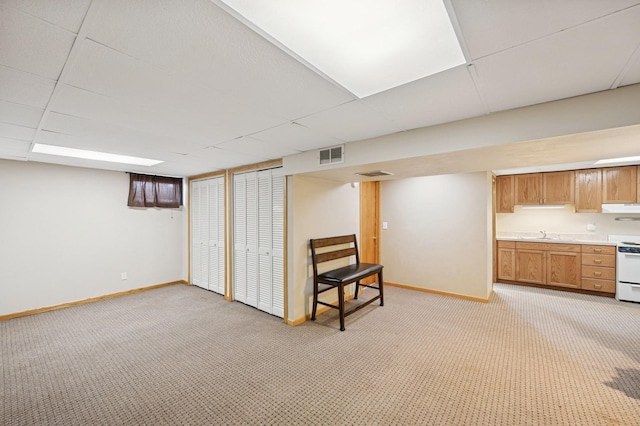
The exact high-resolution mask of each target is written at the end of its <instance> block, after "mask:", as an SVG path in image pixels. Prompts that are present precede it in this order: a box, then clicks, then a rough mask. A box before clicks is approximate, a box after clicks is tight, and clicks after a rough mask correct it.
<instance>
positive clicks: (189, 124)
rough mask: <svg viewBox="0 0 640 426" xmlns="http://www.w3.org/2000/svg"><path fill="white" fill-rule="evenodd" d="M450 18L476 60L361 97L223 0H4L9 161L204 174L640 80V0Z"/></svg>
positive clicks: (0, 48) (1, 23)
mask: <svg viewBox="0 0 640 426" xmlns="http://www.w3.org/2000/svg"><path fill="white" fill-rule="evenodd" d="M449 10H450V11H451V12H452V13H453V14H454V16H453V18H454V19H455V21H456V22H457V28H458V30H457V32H458V37H459V39H460V41H461V43H462V45H463V47H464V49H463V50H464V52H465V56H466V59H467V63H466V64H464V65H461V66H458V67H455V68H453V69H451V70H447V71H443V72H441V73H438V74H436V75H433V76H429V77H426V78H422V79H419V80H416V81H413V82H410V83H407V84H404V85H402V86H399V87H396V88H393V89H390V90H387V91H384V92H381V93H378V94H375V95H372V96H368V97H364V98H362V99H358V98H357V97H356V96H354V95H353V94H351V93H350V92H348V91H347V90H345V89H343V88H341V87H339V86H338V85H336V84H335V83H334V82H332V81H330V80H328V79H325V78H324V77H323V76H321V75H320V74H318V73H317V72H315V71H314V70H312V69H311V68H309V67H307V66H306V65H304V64H303V63H302V62H300V61H298V60H296V59H295V58H294V57H293V56H291V55H289V54H288V53H286V52H285V51H284V50H282V49H280V48H279V47H277V46H276V45H275V44H273V43H271V42H270V41H268V40H267V39H265V38H264V37H262V36H261V35H259V34H258V33H256V32H255V31H253V30H252V29H251V28H249V27H248V26H247V25H245V24H244V23H243V22H242V19H238V18H237V17H235V16H232V15H230V14H229V13H228V12H227V11H225V10H224V9H223V8H221V7H220V6H219V5H218V4H217V3H216V2H214V1H210V0H184V1H175V0H164V1H160V0H128V1H127V0H68V1H64V2H58V1H50V0H3V1H2V2H0V158H4V159H11V160H22V161H27V160H28V161H42V162H51V163H58V164H65V165H72V166H82V167H93V168H106V169H112V170H128V171H138V172H142V173H153V174H166V175H173V176H193V175H198V174H202V173H207V172H212V171H216V170H220V169H227V168H233V167H237V166H242V165H246V164H252V163H257V162H261V161H266V160H272V159H279V158H283V157H286V156H291V155H295V154H299V153H302V152H305V151H310V150H316V149H318V148H323V147H329V146H336V145H340V144H344V143H346V144H349V143H351V142H356V141H362V140H365V139H369V138H375V137H378V136H383V135H388V134H393V133H397V132H404V131H407V130H411V129H417V128H422V127H427V126H433V125H438V124H442V123H447V122H452V121H457V120H462V119H467V118H472V117H479V116H483V115H487V114H492V113H497V112H500V111H505V110H510V109H514V108H519V107H524V106H529V105H535V104H540V103H545V102H550V101H555V100H559V99H564V98H570V97H575V96H579V95H584V94H589V93H594V92H600V91H605V90H609V89H613V88H617V87H622V86H628V85H633V84H637V83H640V25H639V24H638V23H639V22H640V0H608V1H601V0H563V1H557V0H544V1H535V2H534V1H517V2H516V1H513V0H485V1H477V0H451V1H450V7H449ZM372 72H375V70H372ZM639 124H640V123H639ZM35 143H44V144H52V145H61V146H66V147H71V148H80V149H89V150H94V151H103V152H109V153H113V154H120V155H129V156H137V157H145V158H152V159H158V160H163V161H164V162H163V163H161V164H159V165H157V166H153V167H142V166H139V167H137V166H133V167H132V166H125V165H118V164H115V163H100V162H95V161H90V160H80V159H70V158H63V157H55V156H48V155H44V154H38V153H33V152H32V151H31V150H32V148H33V145H34V144H35ZM524 145H525V144H519V146H524ZM510 149H511V150H515V149H517V146H515V145H514V146H513V147H512V148H510ZM554 155H557V153H555V154H554ZM487 158H492V156H487ZM496 158H497V157H496ZM500 158H501V161H500V162H499V167H504V168H508V167H515V166H513V165H510V164H509V163H508V162H505V161H504V158H503V157H500ZM505 158H506V157H505ZM539 161H540V162H543V161H544V158H541V159H540V160H539ZM570 161H571V158H570V156H567V162H570ZM441 164H447V162H446V161H444V160H443V161H441ZM494 166H496V167H498V166H497V165H494V164H492V163H491V162H490V161H487V164H486V167H487V168H488V169H492V168H495V167H494ZM416 167H417V166H416ZM375 168H376V167H372V168H371V170H373V169H375ZM440 168H441V167H440ZM440 168H439V169H438V170H440ZM454 168H455V166H454V165H452V166H451V170H449V169H445V170H444V172H447V171H448V172H451V171H454Z"/></svg>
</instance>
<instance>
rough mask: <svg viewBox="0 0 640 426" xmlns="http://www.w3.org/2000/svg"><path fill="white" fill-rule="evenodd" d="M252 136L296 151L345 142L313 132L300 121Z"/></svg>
mask: <svg viewBox="0 0 640 426" xmlns="http://www.w3.org/2000/svg"><path fill="white" fill-rule="evenodd" d="M251 137H252V138H254V139H258V140H261V141H264V142H268V143H274V144H281V145H284V146H286V147H288V148H290V149H292V150H295V151H309V150H312V149H317V148H324V147H327V146H332V145H339V144H341V143H343V142H342V141H341V140H339V139H336V138H333V137H331V136H328V135H323V134H320V133H318V132H313V131H312V130H311V129H309V128H307V127H305V126H303V125H301V124H298V123H286V124H283V125H281V126H277V127H273V128H271V129H267V130H263V131H262V132H258V133H254V134H253V135H251Z"/></svg>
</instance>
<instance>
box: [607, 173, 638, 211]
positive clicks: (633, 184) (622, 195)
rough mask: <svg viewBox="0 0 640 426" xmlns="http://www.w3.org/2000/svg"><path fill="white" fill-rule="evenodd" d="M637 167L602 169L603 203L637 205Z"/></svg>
mask: <svg viewBox="0 0 640 426" xmlns="http://www.w3.org/2000/svg"><path fill="white" fill-rule="evenodd" d="M637 170H638V167H637V166H625V167H609V168H606V169H602V202H603V203H605V204H607V203H635V202H637V200H638V180H637V179H638V177H637V173H638V172H637Z"/></svg>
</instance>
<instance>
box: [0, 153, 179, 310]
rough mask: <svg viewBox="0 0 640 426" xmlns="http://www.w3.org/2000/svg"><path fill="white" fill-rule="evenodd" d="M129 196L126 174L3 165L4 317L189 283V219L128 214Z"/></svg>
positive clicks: (0, 298) (171, 213)
mask: <svg viewBox="0 0 640 426" xmlns="http://www.w3.org/2000/svg"><path fill="white" fill-rule="evenodd" d="M128 190H129V177H128V175H127V174H126V173H123V172H111V171H104V170H95V169H84V168H77V167H65V166H57V165H51V164H43V163H34V162H17V161H7V160H0V199H2V208H0V315H3V314H10V313H17V312H23V311H27V310H31V309H38V308H42V307H47V306H53V305H58V304H63V303H68V302H73V301H78V300H83V299H87V298H91V297H98V296H103V295H107V294H113V293H118V292H121V291H126V290H131V289H135V288H140V287H146V286H150V285H154V284H160V283H165V282H171V281H178V280H182V279H186V276H185V272H184V271H185V270H186V266H185V265H186V251H185V242H184V238H185V236H186V212H184V211H183V210H182V209H179V210H176V209H171V210H168V209H163V210H160V209H132V208H129V207H127V205H126V204H127V195H128ZM122 272H127V275H128V279H127V280H122V279H121V276H120V274H121V273H122Z"/></svg>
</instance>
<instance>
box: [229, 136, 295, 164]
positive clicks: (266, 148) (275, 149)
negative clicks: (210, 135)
mask: <svg viewBox="0 0 640 426" xmlns="http://www.w3.org/2000/svg"><path fill="white" fill-rule="evenodd" d="M216 148H220V149H226V150H229V151H233V152H237V153H240V154H248V155H257V156H259V157H264V158H266V159H268V160H277V159H280V158H282V157H286V156H287V155H294V154H299V153H300V152H301V151H297V150H293V149H290V148H288V147H286V146H284V145H282V144H281V143H280V142H275V143H274V142H264V141H261V140H258V139H255V138H252V137H251V136H246V137H242V138H238V139H234V140H232V141H228V142H224V143H221V144H218V145H216Z"/></svg>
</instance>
